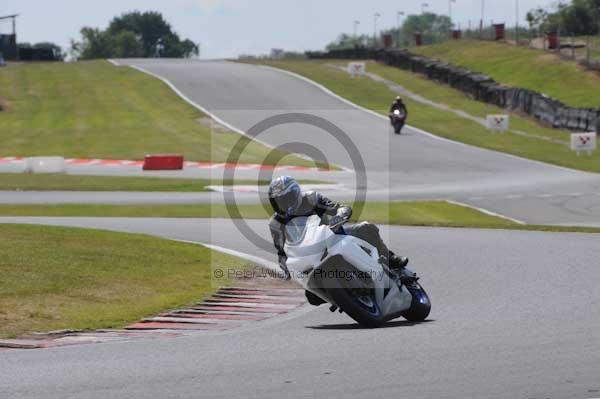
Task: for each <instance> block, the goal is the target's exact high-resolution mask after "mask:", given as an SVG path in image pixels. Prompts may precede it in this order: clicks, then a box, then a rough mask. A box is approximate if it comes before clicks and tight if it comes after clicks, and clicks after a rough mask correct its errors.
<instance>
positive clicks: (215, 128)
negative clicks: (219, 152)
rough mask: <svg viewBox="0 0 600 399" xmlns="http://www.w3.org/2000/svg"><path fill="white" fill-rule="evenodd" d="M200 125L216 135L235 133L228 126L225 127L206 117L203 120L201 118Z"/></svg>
mask: <svg viewBox="0 0 600 399" xmlns="http://www.w3.org/2000/svg"><path fill="white" fill-rule="evenodd" d="M198 123H200V124H201V125H202V126H204V127H207V128H209V129H210V130H211V132H214V133H234V132H232V131H231V130H230V129H229V128H227V127H226V126H223V125H221V124H220V123H218V122H216V121H215V120H214V119H211V118H208V117H206V116H205V117H203V118H199V119H198Z"/></svg>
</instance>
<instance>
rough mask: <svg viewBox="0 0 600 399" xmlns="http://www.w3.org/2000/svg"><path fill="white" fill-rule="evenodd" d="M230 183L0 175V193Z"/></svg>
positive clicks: (191, 188) (188, 188) (183, 188)
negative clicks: (8, 191) (5, 191)
mask: <svg viewBox="0 0 600 399" xmlns="http://www.w3.org/2000/svg"><path fill="white" fill-rule="evenodd" d="M300 182H301V183H303V184H324V182H321V181H316V180H301V181H300ZM233 184H234V182H233V181H231V180H207V179H178V178H167V177H121V176H84V175H63V174H48V175H31V174H23V173H0V191H3V190H10V191H162V192H203V191H210V190H209V189H208V188H207V187H206V186H210V185H217V186H231V185H233ZM235 184H244V185H259V186H264V185H268V184H269V182H268V181H266V180H259V181H257V180H236V181H235Z"/></svg>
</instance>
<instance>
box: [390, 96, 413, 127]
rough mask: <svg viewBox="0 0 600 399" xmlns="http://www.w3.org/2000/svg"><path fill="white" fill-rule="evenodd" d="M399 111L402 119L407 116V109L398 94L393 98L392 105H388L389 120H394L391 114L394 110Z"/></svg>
mask: <svg viewBox="0 0 600 399" xmlns="http://www.w3.org/2000/svg"><path fill="white" fill-rule="evenodd" d="M396 110H398V111H400V113H401V114H403V115H404V119H406V118H408V109H407V108H406V104H404V101H402V98H401V97H400V96H398V97H396V99H395V100H394V102H393V103H392V105H391V106H390V115H389V116H390V122H392V123H393V122H394V120H393V116H394V111H396Z"/></svg>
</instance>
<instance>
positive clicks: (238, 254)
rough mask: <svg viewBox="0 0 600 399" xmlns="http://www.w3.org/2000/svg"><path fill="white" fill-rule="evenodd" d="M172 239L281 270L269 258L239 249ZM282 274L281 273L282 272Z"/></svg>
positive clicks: (274, 269)
mask: <svg viewBox="0 0 600 399" xmlns="http://www.w3.org/2000/svg"><path fill="white" fill-rule="evenodd" d="M173 241H178V242H184V243H186V244H195V245H202V246H203V247H206V248H208V249H212V250H214V251H217V252H221V253H224V254H227V255H232V256H236V257H238V258H240V259H245V260H248V261H250V262H254V263H256V264H258V265H260V266H262V267H264V268H267V269H269V270H271V271H275V272H281V269H280V268H279V265H278V264H277V263H275V262H271V261H269V260H266V259H263V258H260V257H258V256H254V255H250V254H247V253H244V252H240V251H236V250H235V249H229V248H224V247H220V246H218V245H212V244H207V243H203V242H198V241H189V240H173ZM282 275H283V274H282Z"/></svg>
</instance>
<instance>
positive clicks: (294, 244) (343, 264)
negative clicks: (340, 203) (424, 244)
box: [285, 215, 431, 327]
mask: <svg viewBox="0 0 600 399" xmlns="http://www.w3.org/2000/svg"><path fill="white" fill-rule="evenodd" d="M346 222H347V221H343V222H341V223H339V224H338V225H335V226H328V225H324V224H322V222H321V218H320V217H319V216H317V215H313V216H308V217H297V218H294V219H292V220H291V221H290V222H289V223H288V224H287V225H286V244H285V253H286V254H287V262H286V264H287V267H288V269H289V271H290V273H291V275H292V276H293V278H294V279H295V280H297V281H298V282H300V284H302V286H303V287H304V288H305V289H306V290H307V291H309V292H311V293H313V294H314V295H316V296H318V297H319V298H321V299H322V300H324V301H326V302H329V303H330V304H331V305H333V306H332V308H331V310H332V311H335V310H336V309H339V310H340V311H343V312H345V313H346V314H348V315H349V316H350V317H352V318H353V319H354V320H355V321H357V322H358V323H359V324H361V325H363V326H366V327H379V326H381V325H382V324H384V323H385V322H387V321H389V320H392V319H395V318H398V317H404V318H405V319H407V320H409V321H423V320H425V319H426V318H427V316H429V312H430V310H431V302H430V301H429V297H428V296H427V293H426V292H425V290H424V289H423V288H422V287H421V285H420V284H419V283H418V282H417V281H418V277H417V276H416V274H415V273H414V272H412V271H410V270H408V269H403V270H402V271H401V272H399V273H396V272H394V271H391V270H390V269H389V268H388V267H387V264H386V263H385V261H384V260H383V259H380V256H379V253H378V251H377V248H376V247H374V246H373V245H371V244H369V243H367V242H366V241H363V240H361V239H359V238H357V237H353V236H350V235H345V234H336V233H335V232H334V231H338V229H339V228H340V227H341V226H342V225H343V224H344V223H346Z"/></svg>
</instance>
